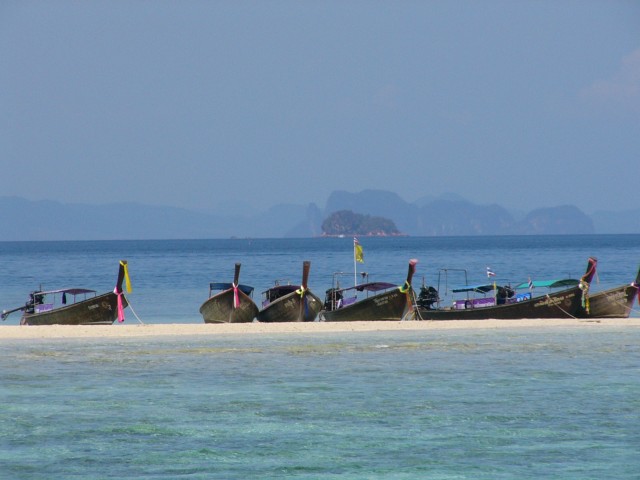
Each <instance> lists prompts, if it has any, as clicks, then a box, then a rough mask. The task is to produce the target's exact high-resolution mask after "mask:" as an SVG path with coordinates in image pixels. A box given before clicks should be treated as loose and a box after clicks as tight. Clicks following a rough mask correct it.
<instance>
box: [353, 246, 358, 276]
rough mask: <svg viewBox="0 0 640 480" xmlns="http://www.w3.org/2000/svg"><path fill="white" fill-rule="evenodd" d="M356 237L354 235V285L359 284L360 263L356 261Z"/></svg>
mask: <svg viewBox="0 0 640 480" xmlns="http://www.w3.org/2000/svg"><path fill="white" fill-rule="evenodd" d="M356 242H357V240H356V237H353V286H354V287H357V286H358V264H357V262H356V245H357V243H356Z"/></svg>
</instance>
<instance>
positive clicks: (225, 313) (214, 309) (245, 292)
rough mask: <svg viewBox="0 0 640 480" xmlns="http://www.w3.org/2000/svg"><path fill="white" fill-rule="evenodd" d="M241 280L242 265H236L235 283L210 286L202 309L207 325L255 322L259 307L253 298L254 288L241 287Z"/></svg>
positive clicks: (219, 283)
mask: <svg viewBox="0 0 640 480" xmlns="http://www.w3.org/2000/svg"><path fill="white" fill-rule="evenodd" d="M239 278H240V264H239V263H236V267H235V274H234V276H233V283H221V282H213V283H210V284H209V298H208V300H206V301H205V302H204V303H203V304H202V306H201V307H200V313H201V314H202V318H203V319H204V322H205V323H247V322H253V319H254V318H255V317H256V315H257V314H258V307H257V306H256V304H255V303H254V301H253V299H252V298H251V296H252V294H253V287H250V286H248V285H240V284H239V283H238V280H239ZM214 292H217V293H215V294H214Z"/></svg>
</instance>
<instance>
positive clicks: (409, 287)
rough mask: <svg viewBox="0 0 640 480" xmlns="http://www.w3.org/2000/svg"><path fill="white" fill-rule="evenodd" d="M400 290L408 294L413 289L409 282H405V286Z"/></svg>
mask: <svg viewBox="0 0 640 480" xmlns="http://www.w3.org/2000/svg"><path fill="white" fill-rule="evenodd" d="M398 288H399V289H400V291H401V292H402V293H407V292H408V291H409V290H410V289H411V284H410V283H409V282H404V285H402V286H401V287H398Z"/></svg>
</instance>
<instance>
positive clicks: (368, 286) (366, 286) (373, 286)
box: [338, 282, 398, 292]
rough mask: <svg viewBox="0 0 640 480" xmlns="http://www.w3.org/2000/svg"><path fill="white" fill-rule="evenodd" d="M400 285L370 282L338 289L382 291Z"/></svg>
mask: <svg viewBox="0 0 640 480" xmlns="http://www.w3.org/2000/svg"><path fill="white" fill-rule="evenodd" d="M397 287H398V285H396V284H395V283H389V282H369V283H362V284H360V285H356V286H355V287H347V288H341V289H339V290H338V291H340V292H347V291H349V290H357V291H358V292H380V291H382V290H389V289H390V288H397Z"/></svg>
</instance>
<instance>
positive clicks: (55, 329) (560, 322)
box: [0, 318, 640, 342]
mask: <svg viewBox="0 0 640 480" xmlns="http://www.w3.org/2000/svg"><path fill="white" fill-rule="evenodd" d="M531 327H535V328H545V327H572V328H602V327H631V328H633V327H640V318H620V319H618V318H606V319H589V320H585V319H566V318H564V319H562V318H558V319H548V318H546V319H526V320H456V321H401V322H400V321H399V322H331V323H330V322H308V323H235V324H205V323H197V324H196V323H193V324H191V323H187V324H179V323H171V324H144V325H142V324H117V323H116V324H114V325H95V326H92V325H86V326H85V325H80V326H76V325H47V326H19V325H18V326H10V325H2V326H0V342H1V341H2V340H10V339H48V338H52V339H55V338H127V337H146V336H180V335H223V334H224V335H245V334H246V335H260V334H277V333H305V334H313V333H336V332H337V333H339V332H374V331H409V330H416V331H428V330H445V329H449V330H451V329H498V328H500V329H502V328H531Z"/></svg>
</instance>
